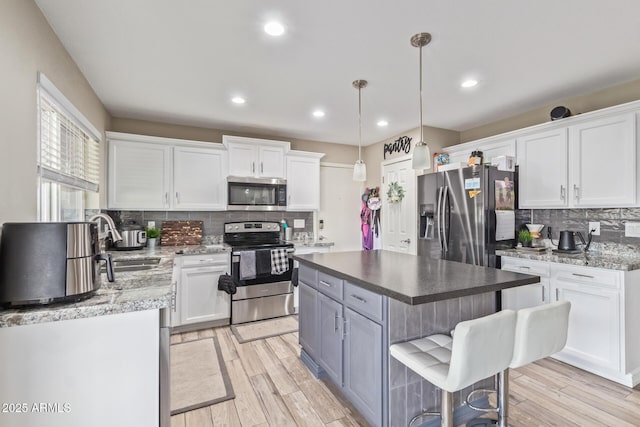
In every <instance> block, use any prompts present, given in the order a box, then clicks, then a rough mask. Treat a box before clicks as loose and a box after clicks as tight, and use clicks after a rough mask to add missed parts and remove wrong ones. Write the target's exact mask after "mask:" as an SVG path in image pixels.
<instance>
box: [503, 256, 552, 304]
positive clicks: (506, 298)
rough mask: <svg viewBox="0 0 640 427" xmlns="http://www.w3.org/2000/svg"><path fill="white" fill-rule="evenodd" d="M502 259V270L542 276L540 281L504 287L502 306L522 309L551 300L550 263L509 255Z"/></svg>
mask: <svg viewBox="0 0 640 427" xmlns="http://www.w3.org/2000/svg"><path fill="white" fill-rule="evenodd" d="M501 261H502V267H501V268H502V270H506V271H513V272H516V273H524V274H533V275H535V276H540V283H533V284H531V285H526V286H517V287H515V288H509V289H504V290H503V291H502V308H504V309H511V310H520V309H521V308H527V307H536V306H538V305H542V304H546V303H548V302H549V298H550V295H551V293H550V292H551V291H550V283H549V263H546V262H540V261H531V260H526V259H520V258H509V257H502V258H501Z"/></svg>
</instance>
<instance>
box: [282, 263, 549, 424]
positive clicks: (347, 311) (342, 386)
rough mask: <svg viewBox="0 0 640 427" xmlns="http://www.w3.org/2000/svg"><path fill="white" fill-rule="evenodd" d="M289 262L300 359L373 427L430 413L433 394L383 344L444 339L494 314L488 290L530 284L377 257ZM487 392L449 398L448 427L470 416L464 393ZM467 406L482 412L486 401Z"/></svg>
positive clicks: (455, 266)
mask: <svg viewBox="0 0 640 427" xmlns="http://www.w3.org/2000/svg"><path fill="white" fill-rule="evenodd" d="M294 258H295V259H296V260H298V261H299V262H300V270H299V288H300V310H299V322H300V330H299V340H300V345H301V346H302V351H301V355H300V357H301V359H302V361H303V362H304V363H305V364H306V365H307V367H309V369H310V370H311V371H312V372H313V374H314V375H316V376H317V377H325V378H328V380H330V381H331V382H333V383H334V384H335V385H336V386H337V387H338V389H339V390H340V391H341V392H342V394H343V395H344V396H345V397H346V398H347V399H348V400H349V401H350V402H351V403H352V404H353V406H354V407H355V408H356V409H357V410H358V411H359V412H360V414H361V415H362V416H363V417H364V418H365V419H366V420H367V421H368V422H369V423H370V424H371V425H372V426H375V427H405V426H406V425H407V424H408V422H409V420H411V418H413V416H414V415H416V414H418V413H420V412H421V411H422V409H423V408H427V409H435V410H438V409H439V405H440V393H439V390H437V389H436V387H435V386H433V385H432V384H431V383H429V382H427V381H425V380H423V379H422V377H420V376H419V375H417V374H416V373H414V372H413V371H411V370H409V369H407V368H406V367H405V366H404V365H403V364H401V363H400V362H398V361H396V360H395V359H394V358H392V357H390V355H389V346H391V345H392V344H395V343H398V342H403V341H407V340H412V339H416V338H421V337H425V336H428V335H432V334H434V333H448V332H449V331H451V330H452V329H453V328H455V325H456V324H458V323H459V322H461V321H463V320H469V319H474V318H478V317H482V316H485V315H488V314H491V313H494V312H495V309H496V294H495V291H499V290H501V289H505V288H508V287H513V286H522V285H528V284H532V283H536V282H538V281H539V278H538V277H536V276H530V275H524V274H518V273H512V272H504V271H500V270H496V269H492V268H484V267H476V266H471V265H468V264H461V263H456V262H450V261H441V260H429V259H427V258H420V257H416V256H414V255H407V254H397V253H392V252H386V251H363V252H340V253H326V254H310V255H296V256H294ZM488 351H490V349H488ZM492 387H493V378H488V379H485V380H483V381H480V382H478V383H476V384H474V385H473V386H471V387H469V388H467V389H465V390H462V391H460V392H458V393H455V395H454V408H456V410H455V413H454V417H455V422H456V424H460V423H464V422H466V421H468V420H470V419H471V418H474V417H476V416H478V415H479V414H478V413H477V412H472V411H471V410H470V409H468V408H467V407H465V406H462V402H463V401H464V397H465V396H466V394H467V393H468V392H469V391H471V390H473V389H477V388H492ZM476 403H478V404H480V405H483V404H485V405H486V398H482V399H481V400H480V401H479V402H476ZM425 422H426V420H425Z"/></svg>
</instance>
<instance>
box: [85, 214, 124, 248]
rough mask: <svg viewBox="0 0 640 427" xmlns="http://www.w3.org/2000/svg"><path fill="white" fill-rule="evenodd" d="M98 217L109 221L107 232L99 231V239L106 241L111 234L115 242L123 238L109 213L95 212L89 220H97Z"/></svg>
mask: <svg viewBox="0 0 640 427" xmlns="http://www.w3.org/2000/svg"><path fill="white" fill-rule="evenodd" d="M97 219H104V220H105V221H106V223H107V231H105V232H102V231H98V239H100V241H101V242H102V243H104V240H105V239H106V238H107V237H109V236H111V240H112V241H113V242H119V241H121V240H122V236H121V235H120V233H119V232H118V230H116V225H115V224H114V222H113V219H112V218H111V217H110V216H109V215H107V214H103V213H99V214H95V215H94V216H92V217H91V218H89V221H92V222H93V221H96V220H97Z"/></svg>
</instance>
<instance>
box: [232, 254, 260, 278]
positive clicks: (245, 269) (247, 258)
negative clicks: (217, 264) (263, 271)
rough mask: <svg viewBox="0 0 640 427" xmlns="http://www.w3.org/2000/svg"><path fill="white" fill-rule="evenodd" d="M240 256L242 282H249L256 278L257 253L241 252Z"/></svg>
mask: <svg viewBox="0 0 640 427" xmlns="http://www.w3.org/2000/svg"><path fill="white" fill-rule="evenodd" d="M237 254H238V255H240V280H249V279H255V278H256V252H255V251H241V252H237Z"/></svg>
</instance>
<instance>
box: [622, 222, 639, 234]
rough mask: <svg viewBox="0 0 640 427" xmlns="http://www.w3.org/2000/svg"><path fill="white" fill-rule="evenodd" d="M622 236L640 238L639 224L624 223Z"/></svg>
mask: <svg viewBox="0 0 640 427" xmlns="http://www.w3.org/2000/svg"><path fill="white" fill-rule="evenodd" d="M624 235H625V236H626V237H640V222H625V223H624Z"/></svg>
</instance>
